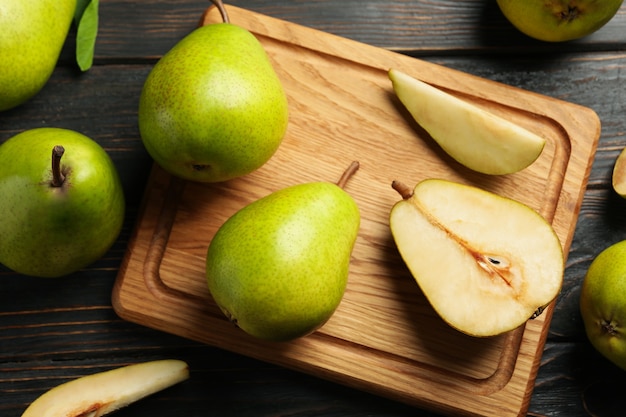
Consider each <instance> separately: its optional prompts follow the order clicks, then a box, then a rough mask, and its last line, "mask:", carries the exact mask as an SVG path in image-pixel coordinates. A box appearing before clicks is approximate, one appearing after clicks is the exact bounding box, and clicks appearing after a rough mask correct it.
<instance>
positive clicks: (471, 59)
mask: <svg viewBox="0 0 626 417" xmlns="http://www.w3.org/2000/svg"><path fill="white" fill-rule="evenodd" d="M207 3H208V2H207V1H206V0H170V1H162V0H157V1H152V0H150V1H147V0H124V1H120V0H102V1H101V2H100V7H101V19H100V33H99V37H98V44H97V48H96V57H95V66H94V67H93V68H92V69H91V70H90V71H89V72H88V73H85V74H81V73H79V72H78V70H77V69H76V66H75V64H74V61H73V57H72V53H73V48H74V46H73V36H74V33H71V34H70V36H69V38H68V41H67V43H66V49H65V50H64V54H63V57H62V59H61V61H60V62H59V65H58V66H57V69H56V70H55V72H54V74H53V76H52V78H51V79H50V81H49V83H48V84H47V85H46V87H45V88H44V89H43V90H42V91H41V92H40V93H39V94H38V95H37V96H36V97H35V99H34V100H32V101H31V102H29V103H27V104H25V105H24V106H22V107H21V108H18V109H15V110H13V111H9V112H3V113H0V142H3V141H4V140H6V139H7V138H9V137H10V136H12V135H13V134H15V133H17V132H19V131H21V130H23V129H27V128H32V127H39V126H50V125H57V126H63V127H68V128H74V129H76V130H79V131H83V132H84V133H86V134H88V135H89V136H91V137H93V138H94V139H95V140H97V141H98V142H99V143H100V144H102V145H103V146H104V147H105V148H106V149H107V151H108V152H109V153H110V154H111V155H112V157H113V160H114V162H115V164H116V166H117V167H118V169H119V170H120V175H121V177H122V180H123V183H124V189H125V192H126V195H127V201H128V210H127V219H126V222H125V225H124V229H123V231H122V234H121V235H120V237H119V239H118V241H117V242H116V243H115V245H114V247H113V248H112V249H111V250H110V251H109V253H107V255H106V256H105V257H104V258H103V259H101V260H100V261H98V262H96V263H94V264H93V265H91V266H90V267H88V268H85V269H84V270H81V271H78V272H77V273H75V274H72V275H71V276H68V277H65V278H62V279H58V280H40V279H33V278H30V277H24V276H20V275H19V274H15V273H12V272H11V271H9V270H7V269H6V268H4V267H2V266H0V277H1V280H2V284H1V285H0V370H1V372H0V395H1V396H2V401H1V402H0V415H1V416H3V417H19V416H20V415H21V413H22V411H23V410H24V409H25V407H26V406H27V404H28V403H29V402H30V401H32V400H33V399H34V398H36V397H37V396H38V395H40V394H41V393H43V392H44V391H45V390H46V389H49V388H51V387H52V386H54V385H55V384H57V383H60V382H63V381H66V380H68V379H70V378H73V377H76V376H81V375H86V374H89V373H91V372H94V371H97V370H103V369H108V368H111V367H115V366H120V365H125V364H129V363H135V362H138V361H142V360H150V359H162V358H169V357H176V358H180V359H184V360H186V361H188V362H189V364H190V367H191V370H192V377H191V379H190V380H189V381H187V382H185V383H184V384H182V385H180V386H177V387H174V388H172V389H170V390H168V391H166V392H163V393H159V394H157V395H155V396H153V397H152V398H149V399H146V400H144V401H142V402H140V403H138V404H136V405H135V406H132V407H129V408H127V409H123V410H120V411H118V412H116V414H115V415H116V416H119V417H130V416H132V417H144V416H145V417H147V416H150V417H169V416H178V415H185V416H190V417H196V416H197V417H200V416H206V415H219V416H223V417H228V416H237V417H242V416H255V417H258V416H270V415H272V416H276V415H282V416H286V415H290V416H301V417H308V416H311V417H312V416H316V417H319V416H342V417H349V416H355V417H356V416H359V417H361V416H364V415H367V416H371V417H391V416H394V417H400V416H406V417H409V416H411V417H416V416H420V417H435V416H439V415H440V414H439V413H435V412H431V411H428V410H425V409H422V408H420V407H413V406H407V405H405V404H403V403H400V402H397V401H392V400H387V399H385V398H381V397H379V396H377V395H368V394H366V393H364V392H363V391H362V390H355V389H351V388H349V387H345V386H342V385H338V384H335V383H333V382H328V381H326V380H324V379H320V378H317V377H313V376H309V375H307V374H305V373H302V372H297V371H293V370H289V369H287V368H285V367H282V366H276V365H272V364H269V363H267V362H263V361H258V360H254V359H251V358H249V357H246V356H242V355H238V354H235V353H231V352H229V351H226V350H223V349H219V348H215V347H211V346H208V345H206V344H202V343H197V342H193V341H191V340H189V339H185V338H180V337H177V336H173V335H170V334H168V333H164V332H161V331H157V330H153V329H150V328H146V327H144V326H141V325H137V324H134V323H130V322H128V321H125V320H123V319H121V318H120V317H119V316H117V315H116V314H115V312H114V311H113V309H112V306H111V291H112V287H113V284H114V281H115V278H116V275H117V272H118V268H119V265H120V263H121V261H122V257H123V256H124V253H125V250H126V247H127V244H128V241H129V239H130V236H131V232H132V230H133V228H134V225H135V221H136V220H137V219H138V216H139V207H138V206H139V203H140V200H141V194H142V192H143V190H144V187H145V185H146V180H147V178H148V175H149V171H150V167H151V160H150V159H149V157H148V156H147V154H146V153H145V151H144V149H143V145H142V144H141V140H140V138H139V134H138V131H137V127H136V111H137V100H138V94H139V92H140V90H141V86H142V84H143V80H144V79H145V77H146V75H147V74H148V72H149V70H150V68H151V66H152V64H154V62H155V61H156V59H158V57H159V56H161V55H162V54H163V53H165V52H166V51H167V50H168V49H169V48H170V47H171V46H172V45H173V44H174V43H175V42H176V41H177V40H179V39H180V38H182V36H184V35H185V34H186V33H187V32H188V31H189V30H190V29H191V28H193V27H194V25H195V24H196V22H197V19H198V18H199V14H200V13H201V11H202V10H204V8H205V7H206V5H207ZM230 3H232V4H233V5H237V6H240V7H245V8H248V9H250V10H254V11H256V12H260V13H264V14H267V15H270V16H274V17H278V18H281V19H285V20H288V21H292V22H294V23H298V24H302V25H304V26H309V27H312V28H316V29H320V30H325V31H328V32H330V33H334V34H336V35H341V36H345V37H348V38H351V39H355V40H358V41H361V42H365V43H368V44H371V45H375V46H383V47H388V48H389V49H392V50H396V51H401V52H403V53H405V54H408V55H416V56H419V57H420V58H421V59H424V60H427V61H429V62H433V63H437V64H441V65H444V66H446V67H448V68H454V69H457V70H460V71H463V72H466V73H470V74H474V75H477V76H480V77H483V78H486V79H491V80H495V81H500V82H503V83H506V84H509V85H514V86H517V87H521V88H524V89H526V90H530V91H534V92H536V93H540V94H545V95H548V96H551V97H555V98H558V99H562V100H566V101H569V102H573V103H578V104H581V105H584V106H586V107H590V108H592V109H594V110H595V111H596V112H597V113H598V115H599V116H600V119H601V120H602V133H601V138H600V142H599V144H598V150H597V152H596V157H595V159H594V164H593V166H592V170H591V176H590V181H589V185H588V188H587V191H586V192H585V196H584V200H583V204H582V210H581V212H580V215H579V217H578V223H577V227H576V231H575V234H574V239H573V241H572V244H571V247H570V253H569V257H568V263H567V265H566V272H565V281H564V287H563V291H562V293H561V295H560V296H559V299H558V301H557V303H556V305H555V309H554V314H553V316H552V321H551V326H550V330H549V333H548V335H547V342H546V345H545V349H544V353H543V356H542V360H541V365H540V368H539V372H538V375H537V379H536V384H535V389H534V391H533V394H532V398H531V399H530V407H529V411H528V416H535V417H536V416H550V417H588V416H589V415H590V412H591V410H593V411H594V412H595V414H596V415H598V416H602V417H621V416H622V415H623V412H622V411H621V410H623V409H625V408H626V399H625V398H624V397H623V395H622V393H621V389H622V387H624V386H626V374H625V373H624V372H623V371H621V370H619V369H618V368H616V367H615V366H613V365H612V364H610V363H609V362H608V361H607V360H606V359H604V358H602V357H601V356H600V355H599V354H598V353H597V352H596V351H595V350H594V349H593V348H592V347H591V345H590V344H589V342H588V341H587V339H586V336H585V335H584V331H583V328H582V323H581V318H580V314H579V312H578V307H577V303H578V295H579V291H580V284H581V283H582V280H583V278H584V274H585V272H586V269H587V267H588V266H589V264H590V263H591V261H592V260H593V258H594V257H595V256H596V255H597V254H598V253H599V252H600V251H601V250H602V249H603V248H605V247H606V246H608V245H610V244H611V243H614V242H617V241H619V240H622V239H626V201H625V200H622V199H620V198H619V197H617V196H616V195H615V193H614V192H613V191H612V189H611V186H610V173H611V169H612V166H613V163H614V161H615V158H616V157H617V154H618V153H619V151H621V149H622V148H623V147H624V146H625V145H626V134H625V132H626V118H625V117H624V115H625V114H626V99H625V97H626V83H624V74H625V73H626V72H625V68H626V6H622V9H621V10H620V12H619V13H618V14H617V15H616V17H615V18H614V19H613V20H612V21H611V22H610V23H609V24H608V25H607V26H606V27H605V28H603V29H602V30H600V31H598V32H597V33H595V34H594V35H592V36H590V37H587V38H584V39H581V40H579V41H574V42H568V43H564V44H544V43H540V42H536V41H533V40H532V39H529V38H525V37H524V36H522V35H520V34H519V33H518V32H516V31H515V30H513V29H512V28H511V27H510V26H509V25H508V23H507V22H506V21H505V20H504V18H503V17H502V15H501V14H500V13H499V11H498V10H497V8H496V5H495V2H492V1H483V0H467V1H463V2H453V1H446V0H444V1H421V0H416V1H407V0H401V1H387V2H384V3H381V2H379V1H371V0H363V1H353V0H347V1H342V2H333V1H329V0H318V1H315V2H305V1H300V0H296V1H293V0H289V1H285V0H233V1H232V2H230ZM588 409H589V410H590V411H588Z"/></svg>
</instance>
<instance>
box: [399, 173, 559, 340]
mask: <svg viewBox="0 0 626 417" xmlns="http://www.w3.org/2000/svg"><path fill="white" fill-rule="evenodd" d="M408 191H410V189H409V190H408ZM390 227H391V232H392V235H393V238H394V240H395V242H396V245H397V248H398V250H399V252H400V255H401V256H402V258H403V260H404V261H405V263H406V265H407V267H408V268H409V270H410V272H411V274H412V275H413V277H414V278H415V280H416V282H417V283H418V285H419V286H420V288H421V290H422V291H423V293H424V295H425V296H426V298H427V299H428V300H429V302H430V304H431V305H432V307H433V308H434V309H435V311H436V312H437V313H438V314H439V315H440V316H441V318H443V320H444V321H446V322H447V323H448V324H449V325H451V326H452V327H454V328H456V329H457V330H459V331H461V332H463V333H466V334H468V335H471V336H478V337H487V336H495V335H498V334H501V333H504V332H507V331H509V330H513V329H515V328H517V327H519V326H520V325H522V324H524V323H525V322H526V321H527V320H528V319H529V318H531V316H533V314H535V313H536V312H537V311H539V312H540V311H541V310H542V309H543V308H544V307H545V306H546V305H547V304H549V303H550V302H551V301H552V300H553V299H554V298H555V297H556V296H557V295H558V293H559V291H560V288H561V284H562V280H563V270H564V256H563V250H562V247H561V244H560V242H559V239H558V237H557V235H556V234H555V232H554V230H553V229H552V226H551V225H550V224H549V223H548V222H546V221H545V219H544V218H543V217H541V216H540V215H539V214H538V213H537V212H535V211H534V210H532V209H531V208H530V207H528V206H526V205H524V204H522V203H520V202H518V201H516V200H513V199H509V198H505V197H502V196H498V195H497V194H494V193H491V192H488V191H485V190H482V189H479V188H476V187H473V186H468V185H463V184H460V183H456V182H452V181H447V180H441V179H428V180H424V181H422V182H420V183H419V184H418V185H417V186H416V187H415V189H414V190H413V192H412V194H411V193H409V192H406V191H405V192H404V193H403V199H402V200H401V201H399V202H398V203H396V204H395V205H394V206H393V208H392V210H391V213H390Z"/></svg>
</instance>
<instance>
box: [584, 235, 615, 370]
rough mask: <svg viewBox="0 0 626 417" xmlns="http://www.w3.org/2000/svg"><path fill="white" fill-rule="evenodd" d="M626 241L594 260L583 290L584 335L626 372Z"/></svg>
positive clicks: (604, 251) (605, 250)
mask: <svg viewBox="0 0 626 417" xmlns="http://www.w3.org/2000/svg"><path fill="white" fill-rule="evenodd" d="M625 259H626V240H623V241H620V242H617V243H614V244H612V245H611V246H609V247H608V248H606V249H604V250H603V251H602V252H600V254H599V255H598V256H596V258H595V259H594V260H593V262H592V263H591V265H590V266H589V269H588V270H587V273H586V274H585V278H584V280H583V284H582V287H581V290H580V314H581V316H582V319H583V324H584V326H585V333H586V334H587V337H588V339H589V341H590V342H591V344H592V345H593V347H594V348H595V349H596V350H597V351H598V352H600V354H602V355H603V356H604V357H605V358H607V359H608V360H609V361H611V362H612V363H614V364H615V365H617V366H619V367H620V368H622V369H624V370H626V262H625Z"/></svg>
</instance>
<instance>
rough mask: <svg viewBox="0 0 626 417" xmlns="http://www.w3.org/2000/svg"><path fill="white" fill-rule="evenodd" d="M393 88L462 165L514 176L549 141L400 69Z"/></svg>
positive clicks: (391, 74) (393, 73) (392, 77)
mask: <svg viewBox="0 0 626 417" xmlns="http://www.w3.org/2000/svg"><path fill="white" fill-rule="evenodd" d="M389 79H390V80H391V82H392V85H393V89H394V91H395V93H396V95H397V96H398V98H399V99H400V101H401V102H402V104H404V106H405V107H406V108H407V110H408V111H409V113H411V115H412V116H413V118H414V119H415V121H416V122H417V123H418V124H419V125H420V126H421V127H422V128H423V129H424V130H425V131H426V132H428V134H430V136H431V137H432V138H433V139H434V140H435V141H436V142H437V143H438V144H439V146H441V148H442V149H443V150H444V151H445V152H446V153H447V154H448V155H450V156H451V157H452V158H454V159H455V160H456V161H457V162H459V163H460V164H462V165H464V166H466V167H467V168H470V169H472V170H474V171H477V172H480V173H483V174H490V175H504V174H512V173H515V172H518V171H521V170H522V169H524V168H526V167H528V166H529V165H530V164H532V163H533V162H534V161H535V160H536V159H537V158H538V157H539V155H540V154H541V151H542V150H543V148H544V146H545V143H546V141H545V139H544V138H542V137H540V136H538V135H536V134H534V133H532V132H530V131H529V130H526V129H524V128H523V127H521V126H519V125H518V124H515V123H513V122H511V121H509V120H507V119H503V118H501V117H499V116H497V115H495V114H493V113H490V112H488V111H486V110H484V109H482V108H480V107H477V106H476V105H474V104H471V103H470V102H467V101H464V100H461V99H459V98H457V97H455V96H453V95H451V94H448V93H446V92H444V91H442V90H440V89H438V88H435V87H433V86H431V85H429V84H426V83H424V82H422V81H419V80H417V79H415V78H413V77H411V76H409V75H407V74H405V73H403V72H400V71H398V70H395V69H391V70H390V71H389Z"/></svg>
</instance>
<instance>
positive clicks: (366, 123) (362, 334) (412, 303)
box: [113, 7, 600, 416]
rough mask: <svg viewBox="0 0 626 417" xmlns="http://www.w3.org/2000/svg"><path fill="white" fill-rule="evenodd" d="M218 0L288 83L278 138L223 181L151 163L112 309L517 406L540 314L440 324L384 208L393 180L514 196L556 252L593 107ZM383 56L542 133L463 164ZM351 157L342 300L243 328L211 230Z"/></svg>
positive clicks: (408, 390)
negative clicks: (437, 142) (547, 232)
mask: <svg viewBox="0 0 626 417" xmlns="http://www.w3.org/2000/svg"><path fill="white" fill-rule="evenodd" d="M229 11H230V14H231V19H232V21H237V22H238V24H241V25H243V26H244V27H247V28H248V29H250V30H251V31H252V32H253V33H255V35H257V37H259V39H261V41H262V42H263V45H264V47H265V49H266V50H267V51H268V53H269V54H270V56H271V58H272V60H273V63H274V66H275V68H276V69H277V71H278V73H279V77H281V79H282V81H283V84H284V85H285V88H286V89H287V92H288V96H289V101H290V109H291V117H290V128H289V131H288V134H287V137H286V139H285V141H284V142H283V145H282V146H281V148H280V150H279V151H278V152H277V154H276V155H275V156H274V157H273V158H272V160H270V161H269V162H268V164H266V165H265V166H264V167H263V168H261V169H260V170H259V171H257V172H255V173H253V174H251V175H249V176H246V177H244V178H241V179H237V180H233V181H229V182H227V183H223V184H217V185H202V184H194V183H185V184H184V191H183V190H179V189H178V187H179V185H180V184H179V182H178V181H175V180H172V178H171V177H169V176H168V175H167V174H165V173H163V172H162V171H161V170H160V169H158V168H156V169H155V171H154V172H153V175H152V176H151V178H150V180H149V183H148V188H147V193H146V196H145V200H144V207H143V211H142V212H141V213H140V217H139V222H138V226H137V230H136V232H135V234H134V236H133V239H132V240H131V241H130V243H129V248H128V255H127V258H126V260H125V262H124V264H123V266H122V268H121V270H120V276H119V281H118V285H117V287H116V290H115V291H114V300H113V302H114V306H115V308H116V311H117V312H118V313H119V314H120V315H121V316H122V317H123V318H126V319H128V320H131V321H136V322H138V323H140V324H144V325H147V326H151V327H154V328H157V329H160V330H164V331H168V332H171V333H175V334H177V335H180V336H183V337H188V338H191V339H194V340H198V341H201V342H205V343H209V344H212V345H215V346H218V347H221V348H225V349H229V350H232V351H235V352H238V353H242V354H245V355H249V356H252V357H255V358H258V359H262V360H267V361H270V362H273V363H277V364H280V365H284V366H288V367H291V368H294V369H297V370H302V371H305V372H309V373H312V374H314V375H317V376H321V377H325V378H328V379H331V380H334V381H338V382H341V383H344V384H346V385H349V386H353V387H356V388H360V389H364V390H368V391H371V392H374V393H378V394H380V395H386V396H388V397H391V398H394V399H398V400H401V401H404V402H408V403H412V404H415V405H420V406H423V407H427V408H433V409H435V410H437V411H439V412H445V413H450V415H459V413H460V414H463V415H493V414H494V413H500V414H499V415H502V416H506V415H511V416H516V415H521V414H522V413H525V412H526V408H527V407H528V398H529V396H530V392H531V390H532V385H533V381H534V377H535V374H536V370H537V366H538V360H539V357H540V354H541V351H542V348H543V343H544V341H545V335H546V332H547V328H548V324H549V317H550V312H548V313H546V315H543V316H541V317H540V318H539V319H536V320H533V321H531V322H529V324H528V325H527V326H526V328H525V331H524V332H523V334H522V333H521V331H522V330H520V331H516V332H512V333H510V334H508V335H505V336H502V337H498V338H490V339H476V338H468V337H466V336H463V335H461V334H460V333H458V332H456V331H454V330H452V329H450V328H449V327H448V326H447V325H445V324H444V323H443V322H441V320H440V319H439V318H438V317H437V316H436V314H434V313H433V311H432V309H431V308H430V306H429V305H428V304H427V302H425V299H424V298H423V296H421V295H420V293H419V291H418V290H417V287H416V285H415V283H414V281H413V280H412V278H411V277H410V275H409V274H407V271H406V269H405V268H404V266H403V263H402V261H401V259H399V258H398V255H397V252H396V250H395V248H394V246H393V243H392V242H391V239H390V237H389V231H388V227H387V216H388V212H389V209H390V207H391V206H392V205H393V203H394V202H395V201H396V200H397V196H396V195H395V193H394V192H392V191H391V190H390V183H391V180H393V179H394V178H400V179H402V178H406V179H407V180H408V179H410V181H415V182H416V181H418V180H420V179H423V178H426V177H444V178H448V179H454V180H457V181H462V182H466V183H473V184H475V185H479V186H481V187H483V188H486V189H490V190H491V191H494V192H497V193H499V194H502V195H507V196H509V197H512V198H516V199H518V200H520V201H523V202H525V203H526V204H528V205H530V206H532V207H533V208H535V209H536V210H538V211H539V212H540V213H542V214H543V215H544V217H546V218H547V219H548V220H550V221H551V222H552V224H553V227H554V228H555V230H556V232H557V234H558V235H559V237H560V239H561V241H562V242H563V246H564V249H565V251H567V250H568V248H569V244H570V241H571V238H572V236H573V229H574V226H575V220H576V216H577V213H578V209H579V207H580V203H581V201H582V192H583V190H584V187H585V183H586V180H587V177H588V173H589V170H590V164H591V161H592V158H593V154H594V151H595V146H596V144H597V140H598V137H599V133H600V124H599V120H598V119H597V116H596V115H595V113H594V112H593V111H591V110H589V109H586V108H583V107H581V106H578V105H574V104H570V103H567V102H561V101H557V100H554V99H552V98H548V97H543V96H539V95H537V94H534V93H530V92H525V91H521V90H518V89H515V88H512V87H509V86H506V85H502V84H496V83H494V82H491V81H488V80H481V79H479V78H477V77H473V76H470V75H467V74H463V73H460V72H458V71H454V70H450V69H446V68H445V67H441V66H438V65H433V64H430V63H427V62H424V61H420V60H416V59H412V58H408V57H406V56H403V55H399V54H395V53H393V52H389V51H386V50H383V49H380V48H373V47H371V46H367V45H365V44H360V43H356V42H353V41H349V40H347V39H345V38H339V37H336V36H332V35H328V34H324V33H321V32H317V31H313V30H310V29H307V28H304V27H302V26H297V25H293V24H290V23H287V22H285V21H280V20H276V19H272V18H269V17H267V16H265V15H260V14H255V13H250V12H248V11H245V10H243V9H238V8H234V7H231V8H229ZM215 13H216V12H215ZM213 21H216V19H215V16H214V17H213ZM390 67H394V68H398V69H400V70H403V71H406V72H409V73H411V74H413V75H414V76H416V77H419V78H421V79H422V80H424V81H427V82H431V83H434V84H436V85H439V86H440V87H441V88H444V89H446V90H449V91H451V92H454V93H455V94H457V95H459V96H461V97H462V98H465V99H467V100H471V101H472V102H474V103H476V104H478V105H481V106H483V107H485V108H487V109H489V110H491V111H493V112H496V113H498V114H502V115H504V116H505V117H507V118H509V119H512V120H514V121H516V122H518V123H520V124H522V125H525V126H527V127H528V128H530V129H532V130H534V131H536V132H538V133H540V134H541V135H542V136H544V137H545V138H546V139H547V140H548V145H547V146H546V149H545V150H544V153H543V156H542V157H541V158H540V159H539V160H538V161H537V162H536V163H535V164H533V166H531V167H530V168H528V169H527V170H525V171H523V172H522V173H520V174H516V175H511V176H506V177H488V176H482V175H478V174H476V173H473V172H469V171H468V170H466V169H463V168H462V167H460V166H458V164H456V163H454V162H453V161H451V160H449V158H446V156H445V155H443V154H442V153H441V151H438V150H437V149H436V147H434V146H433V144H432V143H429V138H428V137H426V136H425V135H424V134H423V133H422V134H421V135H418V134H417V132H416V130H417V129H416V126H414V124H413V123H411V122H410V121H409V119H410V117H407V114H406V112H403V111H402V110H401V106H400V105H399V103H398V102H397V101H395V100H394V99H393V94H392V90H390V83H389V80H388V78H387V70H388V68H390ZM348 126H349V127H348ZM417 136H421V140H418V138H417ZM431 141H432V140H431ZM352 159H356V160H359V161H360V162H361V164H362V168H361V170H360V171H359V172H358V173H357V175H356V176H355V178H354V179H353V180H352V181H351V182H350V184H349V185H348V187H347V190H348V191H349V192H351V193H352V194H354V197H355V199H356V201H357V204H359V206H360V208H361V212H362V230H361V234H360V239H358V240H357V245H356V247H355V251H354V254H353V260H352V270H351V277H350V280H349V284H348V289H347V291H346V295H345V297H344V300H343V302H342V305H341V306H340V308H339V309H338V311H337V312H336V313H335V315H334V316H333V318H332V319H331V320H330V321H329V322H328V323H327V324H326V325H325V326H324V327H323V328H322V329H321V330H320V331H318V332H317V333H315V334H314V335H311V336H309V337H307V338H304V339H299V340H297V341H295V342H292V343H289V344H281V345H276V344H273V343H264V342H263V343H262V342H259V341H256V340H251V339H250V338H249V337H247V336H246V335H244V334H243V333H242V332H241V331H239V330H238V329H235V328H233V326H232V325H231V324H230V323H228V321H227V320H226V318H225V317H224V316H223V314H221V312H220V311H219V310H218V309H217V307H216V306H215V305H214V304H213V303H212V300H211V298H210V296H209V294H208V291H207V288H206V283H205V279H204V256H205V253H206V248H207V247H208V243H209V242H210V237H211V236H212V235H213V234H214V233H215V231H216V229H217V227H219V225H221V223H222V222H223V221H225V220H226V219H227V218H228V217H229V216H230V215H231V214H232V213H233V212H234V211H235V210H237V209H238V208H240V207H242V206H243V205H244V204H247V203H249V202H251V201H254V200H256V199H257V198H259V197H261V196H263V195H266V194H268V193H269V192H271V191H273V190H277V189H280V188H283V187H285V186H288V185H291V184H294V183H300V182H305V181H313V180H317V179H322V180H323V179H326V180H329V181H332V180H333V178H328V176H329V175H330V174H331V173H332V172H333V171H336V176H338V175H339V174H340V172H341V171H342V167H341V165H342V162H343V164H344V165H345V166H347V164H349V162H350V161H351V160H352ZM416 322H419V326H417V327H416ZM520 338H521V339H520ZM434 352H436V353H434ZM470 358H471V359H470ZM416 386H419V387H420V389H418V390H416V389H415V387H416Z"/></svg>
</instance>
